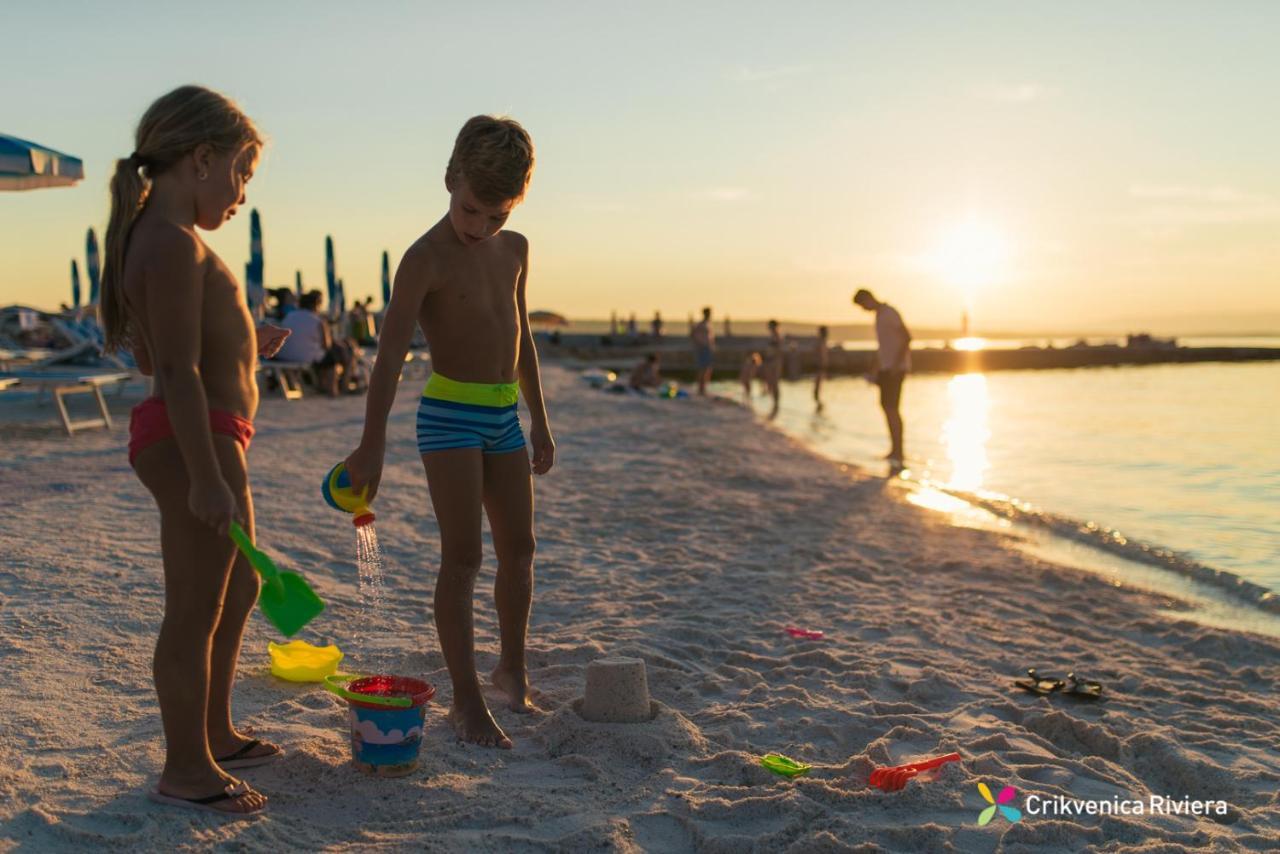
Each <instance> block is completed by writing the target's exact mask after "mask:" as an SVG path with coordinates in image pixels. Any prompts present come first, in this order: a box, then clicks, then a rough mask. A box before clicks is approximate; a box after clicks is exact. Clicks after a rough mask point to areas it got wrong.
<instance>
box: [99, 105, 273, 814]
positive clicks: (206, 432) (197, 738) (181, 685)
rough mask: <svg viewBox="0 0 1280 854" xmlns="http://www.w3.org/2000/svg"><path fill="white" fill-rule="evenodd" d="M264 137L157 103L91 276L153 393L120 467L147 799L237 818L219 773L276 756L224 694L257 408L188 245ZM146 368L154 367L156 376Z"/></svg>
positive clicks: (233, 317)
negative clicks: (156, 517)
mask: <svg viewBox="0 0 1280 854" xmlns="http://www.w3.org/2000/svg"><path fill="white" fill-rule="evenodd" d="M261 148H262V139H261V137H259V135H258V131H257V129H256V128H255V127H254V125H253V122H251V121H250V120H249V119H248V117H246V116H245V115H244V114H243V113H241V112H240V110H239V109H238V108H237V107H236V105H235V104H233V103H232V102H231V101H229V100H227V99H226V98H224V97H223V96H222V95H219V94H217V93H216V92H211V91H209V90H208V89H202V88H200V87H198V86H183V87H181V88H179V89H175V90H173V91H172V92H170V93H169V94H167V95H164V96H163V97H161V98H160V99H159V100H157V101H156V102H155V103H154V104H152V105H151V107H150V108H149V109H148V110H147V112H146V114H145V115H143V117H142V121H141V122H139V124H138V130H137V135H136V140H135V148H134V152H133V154H131V155H129V157H127V158H125V159H124V160H117V161H116V171H115V176H114V177H113V178H112V180H111V221H110V224H109V225H108V226H107V241H106V259H105V260H106V263H105V265H104V267H105V269H104V270H103V277H102V308H101V312H102V321H103V327H104V330H105V334H106V347H107V349H108V350H109V351H111V350H116V349H119V348H121V347H131V348H133V350H134V353H135V355H136V357H137V361H138V365H139V367H140V368H141V369H142V371H143V373H145V374H150V375H153V376H154V381H155V396H154V397H151V398H148V399H147V400H144V401H143V402H142V403H140V404H138V406H136V407H135V408H134V410H133V413H132V415H131V417H130V419H129V462H130V464H131V465H132V466H133V469H134V472H135V473H136V474H137V475H138V479H139V480H141V481H142V483H143V485H144V486H145V487H146V488H147V489H148V490H149V491H150V492H151V494H152V496H153V497H154V498H155V501H156V505H157V506H158V507H159V509H160V550H161V553H162V556H163V558H164V620H163V622H161V624H160V637H159V638H158V640H157V641H156V652H155V662H154V668H153V673H154V677H155V685H156V694H157V696H158V698H159V701H160V716H161V719H162V721H163V723H164V737H165V744H166V753H165V763H164V770H163V771H162V772H161V774H160V780H159V783H158V785H157V786H156V788H155V789H154V790H153V791H152V792H151V798H152V799H153V800H156V801H160V802H162V803H166V804H172V805H176V806H183V807H190V808H195V809H205V810H212V811H216V812H222V813H227V814H232V815H239V816H244V815H248V814H251V813H256V812H259V811H261V810H262V809H263V807H265V806H266V802H267V799H266V797H265V796H263V795H262V794H260V793H258V792H256V791H254V790H253V789H252V788H250V787H249V786H248V784H246V783H243V782H241V781H239V780H237V779H236V778H234V777H232V776H231V775H230V774H228V773H226V770H225V769H228V768H245V767H249V766H251V765H261V764H264V763H267V762H271V761H274V760H277V759H279V758H281V756H282V755H283V750H281V748H280V747H278V746H277V745H274V744H271V743H269V742H266V741H262V740H261V739H257V738H253V737H251V736H248V735H245V734H242V733H241V732H239V731H237V730H236V728H235V725H234V724H233V723H232V722H231V686H232V683H233V682H234V680H235V672H236V660H237V658H238V657H239V655H240V639H241V634H242V632H243V631H244V624H245V620H246V619H247V618H248V616H249V612H250V611H251V610H252V609H253V605H254V602H255V601H257V598H258V577H257V575H256V574H254V571H253V569H252V568H251V567H250V566H249V563H248V562H247V561H246V560H245V559H244V558H243V557H240V556H238V555H237V553H236V547H235V545H234V544H233V543H232V541H231V539H230V538H229V537H228V536H227V531H228V528H229V526H230V524H231V522H232V520H238V521H239V522H240V523H241V524H243V525H244V527H245V529H246V531H248V532H249V535H250V536H252V535H253V500H252V498H251V497H250V494H249V473H248V468H247V464H246V462H245V451H246V450H247V449H248V447H249V439H250V438H251V437H252V436H253V416H254V412H255V411H256V410H257V408H258V389H257V385H256V381H255V379H254V371H255V367H256V366H255V364H254V362H255V358H256V356H257V355H270V354H271V353H273V352H275V350H276V349H278V348H279V346H280V344H281V343H282V342H283V340H284V338H283V336H284V335H286V334H287V333H283V332H282V331H281V330H278V329H276V328H275V327H263V328H262V329H260V330H259V334H258V337H257V341H256V343H255V338H254V325H253V320H252V318H251V316H250V314H249V309H248V307H247V306H246V304H245V297H244V293H243V292H242V291H241V289H240V286H239V284H237V283H236V279H235V276H234V275H232V273H231V271H230V270H229V269H228V268H227V265H226V264H224V263H223V262H222V259H220V258H219V257H218V256H217V255H215V254H214V253H213V251H212V250H211V249H209V247H208V246H206V245H205V243H204V241H203V240H202V239H201V238H200V236H199V235H198V234H197V233H196V229H197V228H200V229H204V230H205V231H212V230H213V229H216V228H218V227H219V226H220V225H222V224H223V223H224V222H226V221H227V220H229V219H230V218H231V217H232V216H233V215H234V214H235V212H236V209H237V208H238V207H239V206H240V205H242V204H244V200H245V197H244V189H245V185H246V184H248V183H249V179H250V178H252V177H253V171H254V168H255V167H256V166H257V163H258V155H259V153H260V151H261ZM153 369H154V370H153Z"/></svg>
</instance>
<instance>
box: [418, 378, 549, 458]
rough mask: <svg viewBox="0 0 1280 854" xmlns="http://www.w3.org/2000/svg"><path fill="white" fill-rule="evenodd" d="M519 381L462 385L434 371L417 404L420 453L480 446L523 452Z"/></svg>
mask: <svg viewBox="0 0 1280 854" xmlns="http://www.w3.org/2000/svg"><path fill="white" fill-rule="evenodd" d="M519 395H520V390H519V386H518V385H517V384H516V383H498V384H495V385H490V384H487V383H462V382H457V381H456V380H451V379H449V378H448V377H445V376H443V375H441V374H440V373H432V374H431V377H430V379H428V380H427V387H426V388H424V389H423V390H422V400H421V401H419V403H418V453H420V454H425V453H428V452H430V451H447V450H450V449H453V448H479V449H480V451H481V452H482V453H485V454H509V453H512V452H514V451H523V450H524V448H525V443H524V433H523V432H522V431H521V429H520V414H519V404H518V402H517V401H518V399H519Z"/></svg>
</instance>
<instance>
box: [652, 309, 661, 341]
mask: <svg viewBox="0 0 1280 854" xmlns="http://www.w3.org/2000/svg"><path fill="white" fill-rule="evenodd" d="M649 328H650V329H651V330H653V340H655V341H661V340H662V313H661V312H657V311H655V312H654V313H653V320H652V322H650V324H649Z"/></svg>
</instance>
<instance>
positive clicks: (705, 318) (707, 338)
mask: <svg viewBox="0 0 1280 854" xmlns="http://www.w3.org/2000/svg"><path fill="white" fill-rule="evenodd" d="M689 337H690V338H691V339H692V340H693V366H694V371H695V373H696V374H697V377H698V394H699V396H701V397H706V396H707V383H708V382H709V381H710V380H711V369H712V366H713V365H714V364H715V360H716V333H715V330H713V329H712V328H711V308H710V307H709V306H708V307H707V308H704V309H702V320H699V321H698V322H697V323H695V324H694V326H693V331H692V332H691V333H690V335H689Z"/></svg>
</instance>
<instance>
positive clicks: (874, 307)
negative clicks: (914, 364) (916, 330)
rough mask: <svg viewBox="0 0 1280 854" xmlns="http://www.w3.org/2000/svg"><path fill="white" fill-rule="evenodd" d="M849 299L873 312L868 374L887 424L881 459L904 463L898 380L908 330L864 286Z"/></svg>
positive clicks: (904, 365) (906, 359) (907, 364)
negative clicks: (873, 346) (872, 348)
mask: <svg viewBox="0 0 1280 854" xmlns="http://www.w3.org/2000/svg"><path fill="white" fill-rule="evenodd" d="M853 302H854V304H855V305H858V306H860V307H862V308H864V309H866V310H867V311H873V312H875V315H876V344H877V349H876V355H875V357H874V358H873V360H872V363H871V371H870V372H869V375H870V377H871V378H872V379H874V381H875V383H876V385H878V386H880V408H881V409H883V410H884V417H885V421H886V422H888V425H889V441H890V447H889V453H887V454H885V459H887V460H888V461H889V463H890V464H891V465H893V466H894V467H897V468H900V467H902V466H903V465H904V464H905V460H906V455H905V454H904V453H903V450H902V413H901V412H900V411H899V405H900V404H901V402H902V381H903V380H904V379H905V378H906V376H907V372H908V371H910V370H911V332H910V331H909V330H908V329H907V324H906V323H904V322H903V321H902V315H901V314H899V313H898V310H897V309H896V308H894V307H893V306H891V305H889V304H888V303H887V302H880V300H878V299H876V298H875V296H873V295H872V293H871V291H868V290H866V289H865V288H863V289H861V290H859V291H858V292H857V293H856V294H854V295H853Z"/></svg>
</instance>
